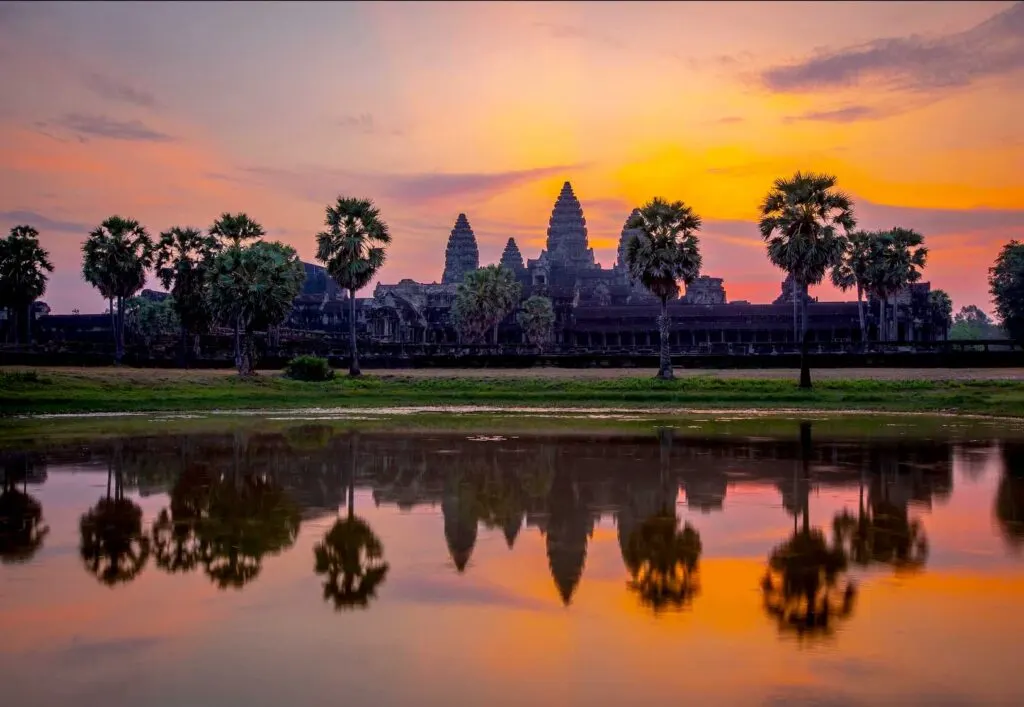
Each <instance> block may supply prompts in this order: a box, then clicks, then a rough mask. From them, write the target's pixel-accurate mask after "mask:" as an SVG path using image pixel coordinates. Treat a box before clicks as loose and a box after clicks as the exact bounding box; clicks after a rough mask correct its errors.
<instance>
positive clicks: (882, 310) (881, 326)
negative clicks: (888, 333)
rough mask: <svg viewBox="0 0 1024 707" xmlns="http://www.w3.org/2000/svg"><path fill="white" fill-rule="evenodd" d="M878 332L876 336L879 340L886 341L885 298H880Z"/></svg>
mask: <svg viewBox="0 0 1024 707" xmlns="http://www.w3.org/2000/svg"><path fill="white" fill-rule="evenodd" d="M877 328H878V332H877V334H876V336H875V338H876V339H877V340H878V341H885V300H884V298H882V297H879V298H878V327H877Z"/></svg>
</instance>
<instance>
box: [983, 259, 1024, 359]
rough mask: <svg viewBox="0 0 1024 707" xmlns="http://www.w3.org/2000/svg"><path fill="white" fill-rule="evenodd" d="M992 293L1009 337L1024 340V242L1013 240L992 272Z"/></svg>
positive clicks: (990, 284) (990, 281)
mask: <svg viewBox="0 0 1024 707" xmlns="http://www.w3.org/2000/svg"><path fill="white" fill-rule="evenodd" d="M988 283H989V292H990V293H991V294H992V301H993V302H994V303H995V305H996V314H997V315H998V316H999V319H1000V321H1001V322H1002V326H1003V329H1005V330H1006V333H1007V335H1008V336H1010V337H1011V338H1013V339H1016V340H1017V341H1022V340H1024V243H1021V242H1020V241H1010V242H1009V243H1007V244H1006V245H1004V246H1003V249H1002V250H1001V251H999V256H998V257H997V258H996V262H995V265H993V266H992V267H991V268H990V269H989V276H988Z"/></svg>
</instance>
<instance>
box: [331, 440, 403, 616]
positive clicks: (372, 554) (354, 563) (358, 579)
mask: <svg viewBox="0 0 1024 707" xmlns="http://www.w3.org/2000/svg"><path fill="white" fill-rule="evenodd" d="M349 457H350V464H349V475H348V477H349V478H348V516H347V517H346V518H344V519H341V518H339V519H338V520H336V521H335V523H334V525H333V526H331V529H330V530H328V531H327V533H326V534H325V535H324V537H323V540H321V541H320V542H319V543H317V544H316V547H314V548H313V557H314V560H315V564H314V571H315V572H316V573H317V574H319V575H326V578H325V580H324V599H325V600H330V601H331V602H333V604H334V608H335V609H336V610H341V609H351V608H357V607H358V608H362V609H365V608H367V607H369V605H370V601H371V600H372V599H374V598H375V597H376V596H377V589H378V588H379V587H380V585H381V584H382V583H383V582H384V580H385V579H386V578H387V574H388V569H389V565H388V563H387V562H385V561H384V544H383V543H382V542H381V541H380V538H379V537H377V534H376V533H374V532H373V529H372V528H370V526H369V524H368V523H367V522H366V521H364V520H363V519H362V518H359V517H357V516H356V515H355V478H356V469H357V465H358V459H359V438H358V436H357V435H356V433H353V434H352V436H351V437H350V439H349Z"/></svg>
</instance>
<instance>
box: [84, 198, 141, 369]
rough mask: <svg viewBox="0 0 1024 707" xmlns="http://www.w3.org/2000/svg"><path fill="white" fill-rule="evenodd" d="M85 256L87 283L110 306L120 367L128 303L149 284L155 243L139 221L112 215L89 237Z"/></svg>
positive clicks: (115, 349)
mask: <svg viewBox="0 0 1024 707" xmlns="http://www.w3.org/2000/svg"><path fill="white" fill-rule="evenodd" d="M82 255H83V258H82V274H83V275H84V276H85V280H86V282H88V283H89V284H90V285H92V286H93V287H95V288H96V289H97V290H99V291H100V294H101V295H103V296H104V297H106V298H107V301H108V302H109V304H110V320H111V328H112V329H113V334H114V362H115V363H116V364H118V365H120V363H121V358H122V357H123V356H124V324H125V300H127V299H128V298H129V297H133V296H134V295H135V294H136V293H137V292H138V291H139V290H141V289H142V287H143V285H145V284H146V271H147V270H148V269H149V267H150V266H151V265H152V264H153V242H152V240H150V237H149V233H147V232H146V229H145V228H144V227H143V226H142V225H141V224H139V222H138V221H135V220H132V219H125V218H121V217H120V216H111V217H110V218H108V219H107V220H106V221H104V222H103V223H101V224H100V225H99V226H98V227H97V228H96V229H95V230H94V231H93V232H92V233H90V234H89V237H88V238H87V239H86V241H85V244H84V245H83V246H82ZM115 305H116V307H115Z"/></svg>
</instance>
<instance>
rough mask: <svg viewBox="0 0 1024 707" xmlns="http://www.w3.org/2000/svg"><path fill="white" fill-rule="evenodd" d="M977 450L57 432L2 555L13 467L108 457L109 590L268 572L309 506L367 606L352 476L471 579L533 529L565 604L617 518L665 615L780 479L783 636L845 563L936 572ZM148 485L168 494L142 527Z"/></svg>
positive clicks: (31, 518)
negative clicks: (787, 529)
mask: <svg viewBox="0 0 1024 707" xmlns="http://www.w3.org/2000/svg"><path fill="white" fill-rule="evenodd" d="M1020 449H1021V447H1017V446H1014V445H1011V444H1004V445H1003V446H1002V459H1003V463H1004V466H1005V467H1006V471H1005V473H1003V474H1002V475H1001V481H1000V483H999V486H998V492H997V494H996V498H995V504H994V505H995V515H996V517H997V519H998V521H999V525H1000V527H1001V528H1002V530H1003V533H1004V534H1005V536H1006V538H1007V539H1008V541H1010V542H1011V543H1012V544H1013V545H1014V547H1018V548H1019V547H1020V545H1021V542H1022V540H1021V539H1022V537H1024V531H1022V514H1021V508H1022V507H1024V506H1022V488H1021V487H1022V484H1024V472H1021V469H1022V468H1024V466H1022V464H1020V463H1018V462H1019V460H1018V457H1020V456H1022V454H1021V452H1020ZM965 454H966V452H965V451H964V450H963V449H962V448H960V447H957V448H956V449H954V448H953V445H951V444H950V443H937V442H935V441H934V440H926V441H922V442H920V443H915V442H913V441H911V440H908V439H903V438H895V439H891V440H873V441H872V442H870V443H867V442H863V441H857V440H855V439H853V440H851V439H825V440H817V439H814V437H813V435H812V426H811V424H810V423H802V424H796V423H794V427H793V434H792V436H791V437H788V438H785V437H784V438H779V439H742V440H735V439H729V438H697V439H694V438H682V437H678V436H676V435H675V434H674V433H673V430H672V429H671V428H662V429H659V430H655V431H654V432H653V433H652V434H648V435H630V436H624V435H622V436H611V437H609V436H604V437H588V436H586V435H572V436H563V437H559V436H530V437H522V438H510V439H506V438H502V437H472V436H465V435H456V434H429V433H421V434H407V435H390V434H383V433H376V434H371V433H366V434H362V435H359V436H357V435H355V434H352V433H338V432H337V431H335V430H334V429H332V428H330V427H328V426H325V425H319V426H318V425H300V426H297V427H292V428H289V429H287V430H286V431H285V432H283V433H249V432H245V431H236V432H233V433H231V434H195V435H184V436H177V435H166V436H160V435H152V436H146V437H136V438H121V439H113V440H109V441H99V442H96V443H95V444H93V445H88V446H85V447H83V446H81V445H77V446H76V445H71V444H69V445H60V444H55V445H53V446H52V447H51V448H50V449H49V450H47V451H46V452H45V453H44V454H37V455H35V456H30V455H26V454H20V455H18V454H13V453H12V454H7V455H6V456H5V457H4V460H5V461H4V470H5V476H4V486H3V496H2V500H0V510H2V513H3V515H2V519H3V536H2V549H3V558H4V559H5V561H10V560H12V559H20V560H21V561H27V560H29V559H31V558H32V557H33V555H34V553H37V552H38V550H39V548H40V547H41V546H42V543H43V540H44V538H45V537H46V534H47V531H48V527H47V525H46V523H45V522H44V521H43V517H42V509H41V506H40V504H39V502H38V501H36V500H35V499H33V498H32V497H31V496H28V495H27V493H26V491H25V488H24V486H23V487H22V488H21V490H19V489H18V488H17V483H16V481H17V480H18V479H21V480H22V481H23V482H24V480H25V479H27V478H30V477H32V475H33V474H35V475H36V476H39V475H40V473H45V471H41V470H44V469H45V468H46V464H47V463H53V462H57V463H61V464H68V463H75V461H76V460H79V462H86V461H87V462H89V463H90V464H95V463H97V462H99V463H101V464H104V465H105V466H106V467H107V490H106V494H105V496H104V497H103V498H101V499H100V500H99V501H98V502H97V503H96V504H95V505H94V506H93V507H92V508H90V509H88V510H87V511H86V513H85V514H84V515H83V516H82V517H81V520H80V523H79V529H80V551H81V556H82V560H83V562H84V564H85V567H86V569H87V570H88V571H89V572H90V573H91V574H93V575H94V576H95V577H96V578H97V579H99V580H100V581H101V582H102V583H104V584H107V585H111V586H113V585H117V584H125V583H128V582H130V581H132V580H133V579H135V578H137V577H138V576H139V575H140V574H141V573H142V572H143V570H144V569H145V567H146V565H147V563H148V561H149V560H150V559H152V560H153V563H154V564H155V565H156V567H157V568H158V569H159V570H161V571H162V572H164V573H167V574H182V573H191V572H197V571H202V573H203V574H204V575H205V576H206V577H207V578H208V579H209V580H210V581H211V582H212V583H213V584H214V585H215V586H216V587H218V588H220V589H241V588H243V587H245V586H248V585H249V584H251V583H252V582H254V581H256V580H257V579H258V578H259V576H260V574H261V571H262V568H263V565H264V562H265V559H266V558H267V557H271V556H275V555H280V554H282V553H285V552H287V551H288V550H289V549H290V548H292V547H293V546H294V545H295V543H296V540H297V538H298V536H299V532H300V528H301V525H302V522H303V520H304V519H310V518H316V517H324V516H328V517H333V519H334V520H333V524H332V525H330V526H328V528H327V530H326V532H324V534H323V536H322V537H321V538H320V539H319V541H318V542H317V543H316V545H315V547H314V548H313V555H314V566H313V570H314V572H315V574H316V575H317V576H318V577H319V579H320V581H321V582H322V587H323V594H324V598H325V600H327V601H328V602H329V603H331V604H332V605H333V606H334V607H335V608H339V609H340V608H346V607H367V606H370V605H371V604H372V602H373V601H374V599H375V598H376V597H377V596H378V595H379V594H380V592H381V589H382V587H384V586H385V579H386V578H387V576H388V573H389V570H390V566H391V562H390V561H386V560H385V557H384V545H385V542H384V540H382V538H381V536H380V535H379V534H378V532H377V531H375V530H374V529H373V528H372V527H371V526H370V523H369V521H368V520H367V519H366V518H364V517H361V516H359V515H357V513H356V508H355V490H356V489H357V488H367V489H369V490H370V491H371V492H372V498H373V500H374V502H375V504H376V505H377V506H381V505H385V506H387V505H392V506H396V507H397V508H398V509H400V510H403V511H405V510H410V509H413V508H415V507H417V506H422V505H426V506H429V507H432V508H435V509H438V510H439V511H440V516H441V518H440V519H439V520H440V522H439V523H438V525H439V526H440V527H439V531H440V532H441V533H443V538H444V542H445V546H446V547H447V550H448V554H449V558H450V562H451V566H452V567H453V568H454V570H455V572H456V573H457V574H460V575H461V574H466V573H469V572H472V571H473V565H474V559H473V558H474V553H475V552H476V551H477V543H478V540H479V538H480V536H481V535H480V534H481V532H491V531H493V532H499V533H500V534H501V536H503V538H504V544H505V545H506V546H507V547H508V548H509V550H512V549H514V548H515V547H516V543H517V539H518V538H520V537H521V536H522V534H523V533H524V532H527V531H528V530H529V529H532V530H533V531H535V532H537V533H539V535H540V537H541V538H542V543H543V551H544V553H545V555H546V559H547V568H548V573H549V576H550V578H551V582H552V584H553V595H552V598H555V597H557V600H558V601H559V602H560V603H561V604H563V605H564V606H566V607H569V606H571V605H572V603H573V601H574V597H576V595H577V593H578V591H579V587H580V585H581V583H582V582H583V577H584V574H585V572H586V568H587V562H588V550H589V548H590V544H591V543H592V542H593V538H594V533H595V530H596V529H597V528H598V527H599V526H600V524H601V523H602V522H603V519H606V520H608V521H609V522H611V521H613V522H614V525H615V534H616V537H617V541H618V546H619V553H620V556H621V562H622V564H621V567H622V570H623V572H624V574H625V575H626V576H627V580H628V581H627V587H628V588H629V590H630V591H631V592H632V593H633V594H634V595H635V596H636V597H637V599H638V600H639V601H640V603H641V604H643V605H645V606H646V607H648V608H650V609H653V610H654V611H655V612H661V611H663V610H666V609H681V608H685V607H688V606H690V605H691V604H692V602H693V599H694V597H695V596H697V594H698V592H699V589H700V586H701V582H700V574H699V565H700V558H701V556H702V552H703V548H704V545H705V543H706V538H702V532H701V531H700V530H699V526H700V525H701V524H702V523H703V521H701V520H700V519H701V518H704V517H708V518H711V517H712V516H713V515H716V514H721V513H724V512H725V511H726V510H727V509H728V498H729V494H730V493H733V492H734V491H735V490H736V489H742V488H744V487H745V486H746V485H752V486H754V487H757V488H761V487H764V486H765V485H767V486H768V487H774V488H776V489H777V490H778V492H779V495H780V497H781V498H780V500H781V504H780V505H781V506H782V508H783V509H784V511H785V512H786V513H787V514H789V515H790V516H791V517H792V533H791V534H790V536H789V537H788V538H786V539H785V541H784V542H782V543H781V544H780V545H779V546H778V547H776V548H775V549H774V550H772V551H771V552H770V553H769V556H768V562H767V564H768V567H767V570H766V572H765V577H764V579H763V582H762V591H763V599H764V603H765V607H766V609H767V610H768V612H769V613H770V614H771V616H772V617H773V618H774V619H776V620H778V621H779V623H780V625H782V626H784V627H788V628H787V630H789V628H793V629H796V630H797V631H798V633H802V634H813V633H816V632H817V633H828V632H829V631H830V630H831V627H832V625H833V624H834V622H835V620H836V619H837V618H839V617H841V616H844V615H848V614H849V612H850V611H851V610H852V607H853V604H854V598H855V596H856V593H857V590H856V584H855V583H854V582H853V581H849V579H848V571H849V569H850V568H851V567H857V568H860V567H867V566H870V565H885V566H889V567H892V568H893V569H895V570H898V571H904V570H911V569H921V568H923V566H924V564H925V562H926V561H927V559H928V554H929V549H930V548H929V540H928V537H927V534H926V532H925V528H924V525H923V523H922V521H921V518H920V512H921V511H925V510H927V509H930V508H931V507H932V505H933V503H935V502H937V501H938V502H941V501H943V500H944V499H948V498H949V497H950V495H951V493H952V487H953V479H952V461H951V460H952V459H953V458H954V457H960V458H962V457H964V456H965ZM971 456H973V457H974V458H981V457H982V456H983V455H981V454H980V453H978V452H977V450H975V451H974V452H971ZM985 458H987V457H985ZM33 470H35V471H33ZM974 473H975V475H976V476H977V475H980V473H981V472H977V471H975V472H974ZM830 488H836V489H851V490H855V493H856V494H857V497H858V502H857V506H856V507H846V506H844V507H842V508H841V509H840V510H839V512H837V513H835V514H830V515H829V518H830V519H831V531H832V532H831V537H826V531H825V530H824V529H823V527H825V526H827V525H828V523H827V521H825V519H812V518H811V502H810V499H811V497H812V496H813V495H815V494H817V493H819V492H820V491H821V490H822V489H830ZM680 493H681V494H682V495H683V498H684V499H685V501H684V502H679V500H678V498H679V495H680ZM135 494H139V495H141V496H150V495H153V494H166V496H165V498H166V500H165V501H164V502H163V503H160V504H159V506H158V507H157V508H156V510H155V511H153V512H152V516H151V517H150V518H149V520H148V522H147V519H146V518H145V517H144V516H145V515H146V514H144V513H143V510H142V507H140V505H139V503H138V498H137V497H136V495H135ZM343 505H344V506H346V507H347V512H345V513H343V514H342V515H341V516H338V515H337V510H338V509H339V508H340V507H342V506H343ZM914 509H917V513H916V514H915V513H914ZM683 511H687V512H691V513H697V515H695V516H691V517H686V518H683V517H682V512H683ZM812 520H817V524H815V523H813V522H812ZM823 524H824V525H823ZM819 526H821V527H819ZM150 556H152V558H150ZM762 557H763V555H762ZM549 586H550V585H549Z"/></svg>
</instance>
